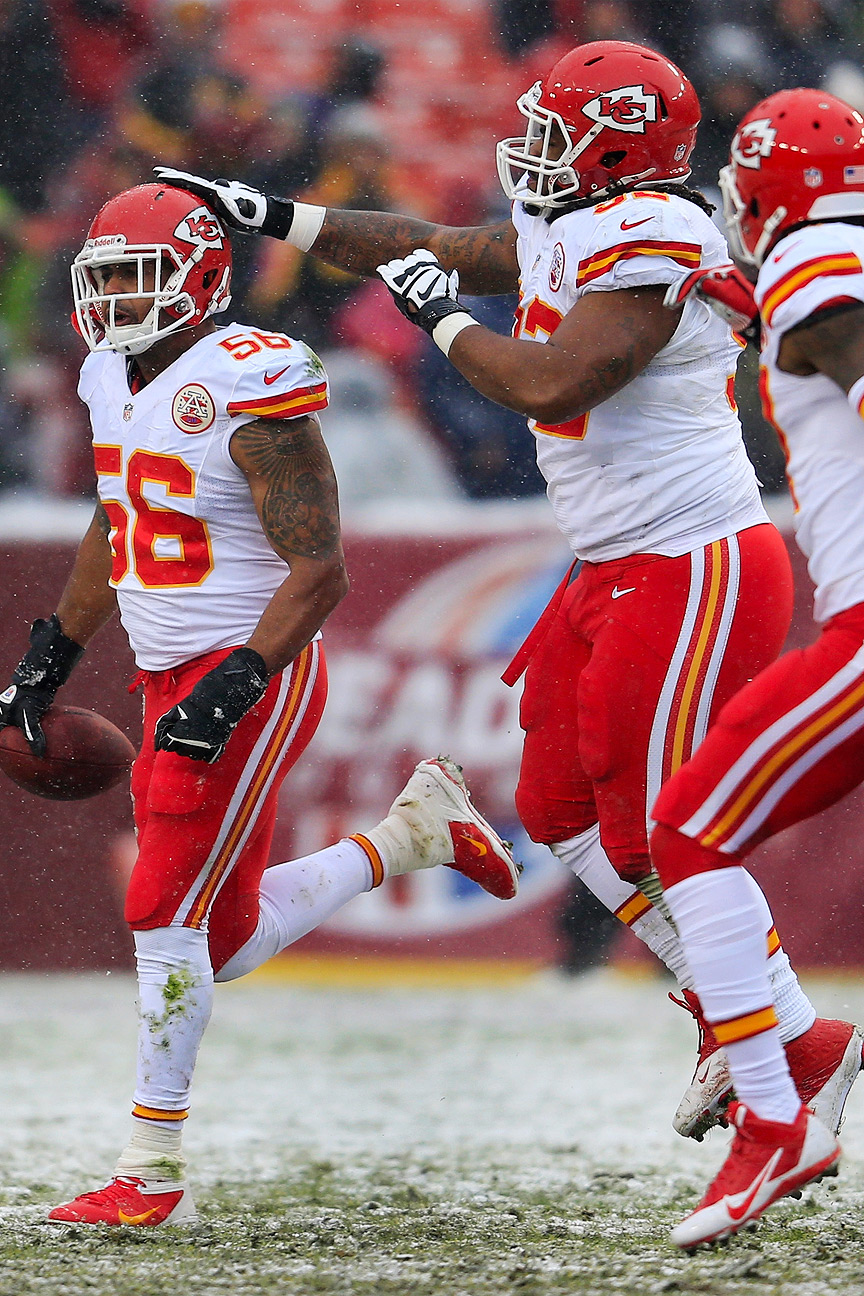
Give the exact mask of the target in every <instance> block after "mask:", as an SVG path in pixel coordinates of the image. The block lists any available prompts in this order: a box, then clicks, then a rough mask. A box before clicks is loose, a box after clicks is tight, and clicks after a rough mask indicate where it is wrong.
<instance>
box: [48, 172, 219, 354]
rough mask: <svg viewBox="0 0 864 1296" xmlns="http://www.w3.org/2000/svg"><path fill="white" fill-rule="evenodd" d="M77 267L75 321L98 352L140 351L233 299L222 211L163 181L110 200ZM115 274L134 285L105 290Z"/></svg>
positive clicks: (74, 277) (74, 275)
mask: <svg viewBox="0 0 864 1296" xmlns="http://www.w3.org/2000/svg"><path fill="white" fill-rule="evenodd" d="M157 204H158V205H157ZM148 233H152V234H153V235H155V236H156V237H154V239H153V241H150V240H149V239H146V238H145V237H144V236H145V235H146V234H148ZM109 269H110V271H111V275H110V276H108V275H106V271H108V270H109ZM124 271H125V274H124V273H123V272H124ZM71 272H72V294H73V298H74V301H75V322H76V325H77V328H78V331H79V332H80V334H81V336H82V337H83V338H84V341H85V342H86V343H87V346H88V347H89V349H90V350H91V351H116V352H119V353H120V354H121V355H139V354H140V353H141V352H142V351H146V350H148V348H149V347H151V346H153V344H154V343H155V342H158V341H159V340H160V339H162V338H164V337H168V336H169V335H171V334H172V333H177V332H179V331H180V330H182V329H189V328H193V327H195V326H196V325H197V324H200V323H202V322H203V320H205V319H206V318H207V317H208V316H210V315H212V314H215V313H216V312H217V311H222V310H224V309H225V308H226V307H227V306H228V304H229V302H230V300H231V296H230V291H229V287H230V282H231V248H230V244H229V242H228V239H227V237H226V235H225V232H224V230H223V229H222V226H221V225H220V223H219V221H218V220H217V218H216V216H215V215H214V214H213V213H212V212H211V211H210V209H209V208H208V207H205V206H204V205H203V204H202V203H201V201H200V199H198V198H195V197H194V196H193V195H191V194H187V193H185V192H184V191H182V190H176V189H175V190H171V189H165V188H163V187H161V186H159V185H141V186H139V188H137V189H130V190H128V191H127V192H126V193H124V194H119V195H118V196H117V198H112V199H111V201H110V202H108V203H106V204H105V206H104V207H103V208H102V210H101V211H100V212H99V214H98V216H97V217H96V219H95V220H94V222H93V224H92V226H91V228H90V232H89V237H88V238H87V241H86V242H85V244H84V247H83V248H82V249H81V251H80V252H79V253H78V255H77V256H76V257H75V260H74V261H73V263H72V267H71ZM115 276H116V277H118V278H120V279H121V281H123V282H125V283H128V284H129V285H130V287H129V289H128V290H126V291H121V292H116V291H112V292H110V293H106V292H104V288H106V287H108V286H110V283H111V280H112V279H113V278H114V277H115ZM148 302H149V303H150V305H149V308H148V309H146V310H144V312H143V317H142V307H145V306H146V305H147V303H148ZM135 316H138V317H139V318H138V319H135V318H134V317H135Z"/></svg>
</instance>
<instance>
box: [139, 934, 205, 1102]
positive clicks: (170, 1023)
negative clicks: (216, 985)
mask: <svg viewBox="0 0 864 1296" xmlns="http://www.w3.org/2000/svg"><path fill="white" fill-rule="evenodd" d="M135 956H136V960H137V963H138V1081H137V1084H136V1087H135V1110H134V1112H133V1115H136V1116H142V1115H143V1113H142V1111H141V1110H139V1109H140V1108H144V1109H145V1110H146V1111H158V1112H166V1113H172V1112H176V1113H178V1114H179V1113H180V1112H183V1113H184V1114H185V1112H186V1110H187V1109H188V1107H189V1091H190V1088H191V1085H192V1073H193V1071H194V1070H195V1060H196V1058H197V1056H198V1046H199V1045H200V1043H201V1037H202V1036H203V1034H204V1031H205V1028H206V1026H207V1023H208V1021H209V1020H210V1013H211V1010H212V1008H213V969H212V967H211V964H210V951H209V949H208V947H207V933H206V932H204V931H198V930H194V929H193V928H191V927H179V926H178V927H158V928H156V929H155V930H154V931H136V932H135ZM156 1119H157V1120H158V1119H159V1118H158V1117H156ZM169 1119H170V1117H169Z"/></svg>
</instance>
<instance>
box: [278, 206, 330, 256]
mask: <svg viewBox="0 0 864 1296" xmlns="http://www.w3.org/2000/svg"><path fill="white" fill-rule="evenodd" d="M326 215H327V208H326V207H315V206H314V205H313V204H312V203H303V202H295V204H294V219H293V220H292V222H291V229H290V230H289V231H288V233H287V234H286V235H285V242H286V243H291V244H293V245H294V247H296V248H299V249H300V251H301V252H308V251H309V249H310V248H311V246H312V244H313V243H314V242H315V240H316V238H317V237H318V235H319V234H320V233H321V226H322V225H323V224H324V217H325V216H326Z"/></svg>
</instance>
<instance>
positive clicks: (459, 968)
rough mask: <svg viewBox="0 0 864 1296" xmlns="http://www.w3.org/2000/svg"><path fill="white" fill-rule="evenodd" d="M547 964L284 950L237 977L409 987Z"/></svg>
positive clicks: (526, 972) (475, 981)
mask: <svg viewBox="0 0 864 1296" xmlns="http://www.w3.org/2000/svg"><path fill="white" fill-rule="evenodd" d="M547 966H548V964H545V963H543V962H542V961H541V960H540V959H456V958H452V959H451V958H440V959H432V958H430V959H421V958H383V957H368V958H367V957H362V958H354V957H352V956H351V955H327V954H290V955H287V956H283V957H279V958H274V959H271V960H270V962H269V963H265V964H264V965H263V967H260V968H258V969H257V971H255V972H253V973H251V974H250V976H249V977H244V978H243V980H244V981H247V980H254V981H259V982H261V981H270V982H282V983H283V984H284V983H286V982H288V983H292V982H293V983H294V984H296V985H320V986H335V987H338V988H352V987H357V988H360V989H363V988H365V987H368V986H386V987H388V988H389V989H404V988H409V989H413V988H415V987H418V986H421V987H432V986H451V987H457V988H458V987H459V986H480V987H482V986H488V987H495V986H502V985H513V984H516V983H519V982H521V981H525V980H527V979H528V978H529V977H532V976H534V975H535V974H536V973H537V972H539V971H540V970H541V969H542V968H544V967H547Z"/></svg>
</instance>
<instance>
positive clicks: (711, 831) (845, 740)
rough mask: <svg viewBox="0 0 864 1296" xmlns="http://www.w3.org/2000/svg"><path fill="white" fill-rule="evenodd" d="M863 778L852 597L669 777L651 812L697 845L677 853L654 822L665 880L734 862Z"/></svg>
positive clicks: (742, 696) (863, 632)
mask: <svg viewBox="0 0 864 1296" xmlns="http://www.w3.org/2000/svg"><path fill="white" fill-rule="evenodd" d="M862 780H864V604H858V606H857V607H853V608H850V609H849V610H848V611H846V612H841V613H840V614H839V615H838V616H836V617H834V618H833V619H832V620H831V621H828V622H827V623H826V624H825V627H824V629H823V631H822V633H821V635H820V636H819V638H818V639H817V641H816V642H815V643H814V644H811V645H810V647H809V648H804V649H803V650H798V651H796V652H789V653H785V654H784V655H783V656H782V657H781V658H780V660H779V661H777V662H775V663H774V664H773V665H772V666H769V667H768V669H767V670H765V671H763V672H762V674H761V675H759V676H758V678H757V679H755V680H753V682H752V683H751V684H748V685H747V686H746V688H743V689H742V690H741V691H740V693H738V695H737V696H736V697H735V698H733V699H732V701H731V702H729V703H728V705H727V706H725V707H724V708H723V710H722V711H721V713H720V715H719V717H718V719H717V723H716V724H715V725H714V727H713V728H712V730H711V732H710V733H709V734H708V737H707V738H706V739H705V742H704V743H703V744H702V746H701V747H700V748H699V750H698V752H697V753H696V754H695V756H694V757H693V759H692V760H691V761H688V762H687V764H686V765H685V766H684V767H683V768H682V769H681V770H679V771H678V773H677V774H676V775H675V776H674V778H672V779H671V780H670V782H669V783H667V784H666V786H665V787H664V789H663V791H662V792H661V794H660V797H659V799H658V801H657V804H656V806H655V807H654V818H655V819H656V821H657V822H658V823H659V824H662V825H665V826H666V827H668V828H674V829H676V830H677V832H678V833H680V834H681V835H682V836H683V837H686V838H689V839H691V840H692V841H693V842H694V843H695V844H696V846H697V848H701V849H694V850H693V851H692V852H683V851H680V850H678V849H676V848H675V847H673V845H672V842H671V841H670V839H669V837H668V835H665V834H663V833H662V831H661V830H659V829H658V840H659V841H660V842H661V844H662V845H663V846H664V849H663V850H662V852H658V858H657V863H658V870H659V871H660V873H661V877H662V879H663V882H664V884H665V885H667V886H671V885H672V884H673V883H674V882H679V881H681V879H682V878H683V877H689V876H690V875H691V874H693V873H698V872H704V871H705V870H706V869H708V868H710V867H712V866H713V867H718V866H722V865H723V864H724V863H725V864H735V863H737V862H738V861H739V860H740V859H742V858H743V857H744V856H745V855H747V854H748V853H749V852H750V851H752V850H753V849H754V847H755V846H758V844H759V843H760V842H762V841H764V840H765V839H766V838H767V837H773V836H774V834H775V833H778V832H781V831H782V830H783V829H784V828H788V827H790V825H792V824H794V823H799V822H800V821H801V820H802V819H807V818H809V816H810V815H814V814H816V813H818V811H820V810H824V809H826V808H827V807H828V806H830V805H833V804H834V802H835V801H839V800H840V798H841V797H844V796H845V795H846V794H847V792H851V791H852V789H853V788H855V787H857V786H858V784H859V783H860V782H862ZM678 845H679V846H680V845H681V843H680V838H679V839H678ZM666 847H668V849H666ZM685 854H686V855H687V858H686V859H685V858H683V856H684V855H685ZM679 855H680V856H681V857H682V858H678V857H679Z"/></svg>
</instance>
